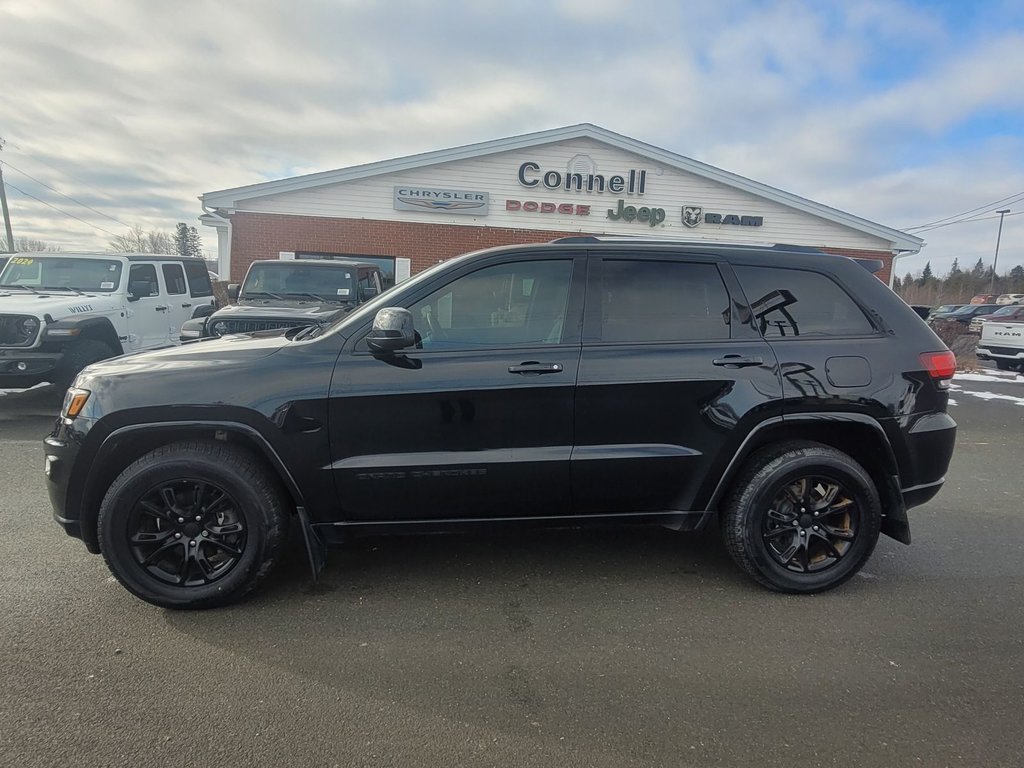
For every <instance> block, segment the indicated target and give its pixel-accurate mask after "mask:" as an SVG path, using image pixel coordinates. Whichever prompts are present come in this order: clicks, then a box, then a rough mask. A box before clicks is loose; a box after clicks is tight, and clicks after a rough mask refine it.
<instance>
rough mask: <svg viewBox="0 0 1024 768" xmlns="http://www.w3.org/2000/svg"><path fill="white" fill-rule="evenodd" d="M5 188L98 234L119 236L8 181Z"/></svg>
mask: <svg viewBox="0 0 1024 768" xmlns="http://www.w3.org/2000/svg"><path fill="white" fill-rule="evenodd" d="M7 186H8V187H10V188H11V189H13V190H16V191H18V192H21V194H23V195H24V196H25V197H31V198H32V199H33V200H35V201H36V202H37V203H42V204H43V205H45V206H46V207H47V208H53V210H55V211H57V213H63V214H64V215H65V216H69V217H70V218H72V219H74V220H75V221H80V222H82V223H83V224H85V225H86V226H87V227H92V228H93V229H98V230H99V231H100V232H106V233H107V234H108V235H110V236H111V237H119V235H118V234H117V233H115V232H111V231H110V230H109V229H104V228H103V227H101V226H99V225H97V224H93V223H91V222H88V221H86V220H85V219H80V218H78V217H77V216H75V214H73V213H68V212H67V211H64V210H61V209H60V208H58V207H57V206H56V205H51V204H50V203H48V202H46V201H45V200H40V199H39V198H38V197H36V196H35V195H32V194H29V193H28V192H26V191H25V190H23V189H19V188H18V187H16V186H14V185H13V184H11V182H9V181H8V182H7Z"/></svg>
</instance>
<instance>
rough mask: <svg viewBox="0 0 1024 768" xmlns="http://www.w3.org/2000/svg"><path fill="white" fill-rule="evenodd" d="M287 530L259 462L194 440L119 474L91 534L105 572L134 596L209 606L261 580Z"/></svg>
mask: <svg viewBox="0 0 1024 768" xmlns="http://www.w3.org/2000/svg"><path fill="white" fill-rule="evenodd" d="M196 517H199V518H200V519H199V520H196ZM287 525H288V513H287V506H286V503H285V501H284V498H283V494H282V492H281V491H280V489H279V487H278V485H277V483H276V482H275V478H274V476H273V475H272V473H270V472H268V470H267V467H266V466H265V464H264V463H263V462H261V461H259V460H258V459H256V458H255V457H253V456H252V455H251V454H249V453H248V452H246V451H244V450H241V449H240V448H237V447H235V446H231V445H228V444H225V443H219V442H218V443H215V442H202V441H196V442H185V443H174V444H172V445H166V446H162V447H160V448H157V449H156V450H154V451H152V452H150V453H147V454H146V455H145V456H143V457H142V458H140V459H139V460H138V461H136V462H135V463H133V464H131V465H130V466H129V467H128V468H127V469H125V470H124V471H123V472H122V473H121V474H120V475H119V476H118V478H117V479H116V480H115V481H114V483H113V485H111V486H110V489H109V490H108V491H107V495H106V496H105V497H104V499H103V503H102V504H101V505H100V511H99V519H98V533H99V542H100V551H101V552H102V553H103V557H104V559H105V560H106V561H107V566H108V567H109V568H110V570H111V572H112V573H113V574H114V576H115V577H116V578H117V580H118V581H119V582H121V584H122V585H123V586H124V587H125V588H126V589H127V590H128V591H129V592H131V593H132V594H134V595H135V596H136V597H140V598H142V599H143V600H145V601H147V602H150V603H153V604H154V605H159V606H162V607H164V608H212V607H215V606H219V605H225V604H227V603H230V602H234V601H236V600H238V599H240V598H242V597H243V596H244V595H246V594H247V593H248V592H250V591H251V590H252V589H254V588H255V587H256V586H257V584H259V582H260V581H262V580H263V579H264V578H265V577H266V575H267V574H268V573H270V571H271V570H272V568H273V567H274V565H275V564H276V562H277V560H278V557H279V556H280V553H281V551H282V547H283V545H284V540H285V537H286V531H287Z"/></svg>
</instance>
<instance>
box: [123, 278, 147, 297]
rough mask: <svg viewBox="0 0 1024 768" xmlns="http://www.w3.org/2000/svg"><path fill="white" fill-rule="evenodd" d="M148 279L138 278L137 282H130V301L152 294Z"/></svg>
mask: <svg viewBox="0 0 1024 768" xmlns="http://www.w3.org/2000/svg"><path fill="white" fill-rule="evenodd" d="M151 293H152V291H151V289H150V285H149V281H148V280H136V281H135V282H132V283H128V301H138V300H139V299H141V298H143V297H145V296H149V295H151Z"/></svg>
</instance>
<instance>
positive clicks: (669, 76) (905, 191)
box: [0, 0, 1024, 269]
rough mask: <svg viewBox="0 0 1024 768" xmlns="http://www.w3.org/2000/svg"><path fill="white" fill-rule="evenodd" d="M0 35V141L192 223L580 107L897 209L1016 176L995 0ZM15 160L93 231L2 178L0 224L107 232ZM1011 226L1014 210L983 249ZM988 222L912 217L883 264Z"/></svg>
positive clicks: (307, 9) (4, 8)
mask: <svg viewBox="0 0 1024 768" xmlns="http://www.w3.org/2000/svg"><path fill="white" fill-rule="evenodd" d="M0 51H2V52H3V53H2V56H3V75H4V83H5V85H4V88H3V89H2V90H0V136H3V137H4V138H6V139H8V140H9V142H10V144H9V146H8V148H7V149H6V150H5V152H4V153H3V155H2V156H5V157H6V158H7V159H8V160H10V162H11V163H13V164H14V165H15V166H17V167H18V168H21V169H22V170H24V171H26V172H28V173H29V174H31V175H32V176H35V177H36V178H38V179H40V180H42V181H44V182H45V183H47V184H49V185H51V186H53V187H56V188H57V189H59V190H61V191H62V192H64V193H65V194H68V195H71V196H73V197H76V198H78V199H80V200H82V201H83V202H85V203H87V204H88V205H90V206H93V207H96V208H99V209H100V210H103V211H105V212H107V213H108V214H109V215H111V216H113V217H115V218H117V219H119V220H121V221H124V222H126V223H131V224H136V223H137V224H140V225H142V226H143V227H146V228H159V229H165V230H169V229H171V228H172V227H173V226H174V223H175V222H176V221H179V220H181V221H189V222H190V223H192V222H195V219H196V217H197V216H198V214H199V213H200V209H199V205H198V202H197V200H196V197H197V196H198V195H199V194H201V193H202V192H205V191H209V190H212V189H221V188H227V187H232V186H239V185H243V184H250V183H254V182H258V181H263V180H266V179H269V178H279V177H282V176H287V175H293V174H297V173H305V172H312V171H320V170H326V169H329V168H337V167H344V166H347V165H353V164H358V163H364V162H371V161H375V160H382V159H387V158H390V157H397V156H401V155H408V154H413V153H417V152H424V151H429V150H432V149H438V148H442V147H450V146H457V145H460V144H465V143H470V142H476V141H483V140H487V139H492V138H497V137H501V136H510V135H515V134H519V133H524V132H529V131H535V130H542V129H546V128H552V127H556V126H559V125H569V124H574V123H579V122H593V123H596V124H598V125H601V126H603V127H606V128H609V129H611V130H614V131H617V132H620V133H623V134H626V135H629V136H632V137H634V138H637V139H640V140H642V141H646V142H648V143H651V144H655V145H657V146H661V147H665V148H666V149H669V150H671V151H674V152H678V153H680V154H683V155H687V156H690V157H694V158H696V159H698V160H702V161H704V162H708V163H711V164H713V165H718V166H720V167H722V168H725V169H726V170H729V171H732V172H734V173H739V174H741V175H744V176H747V177H749V178H753V179H757V180H758V181H762V182H765V183H768V184H772V185H773V186H777V187H779V188H782V189H785V190H787V191H790V192H794V193H796V194H800V195H804V196H806V197H810V198H811V199H815V200H818V201H820V202H823V203H826V204H828V205H832V206H834V207H838V208H841V209H843V210H848V211H850V212H851V213H855V214H858V215H861V216H864V217H866V218H869V219H873V220H876V221H879V222H881V223H884V224H888V225H891V226H906V225H913V224H919V223H924V222H926V221H932V220H934V219H938V218H942V217H944V216H948V215H950V214H952V213H956V212H958V211H962V210H967V209H970V208H973V207H975V206H979V205H983V204H985V203H988V202H991V201H994V200H997V199H999V198H1002V197H1005V196H1007V195H1009V194H1012V193H1014V192H1020V191H1024V160H1022V159H1021V158H1024V153H1022V152H1021V150H1022V149H1024V146H1022V144H1024V135H1022V132H1021V128H1020V126H1021V125H1024V120H1022V117H1024V114H1022V113H1024V89H1022V88H1020V87H1019V84H1018V83H1017V82H1016V80H1017V79H1018V77H1019V73H1020V72H1022V71H1024V13H1022V11H1021V10H1020V8H1019V4H1015V3H1013V2H1006V3H1003V4H996V3H986V4H974V5H972V6H970V7H960V6H957V7H953V6H949V7H948V8H947V7H945V6H935V5H934V4H927V5H926V4H920V5H919V4H916V3H913V2H903V3H898V2H875V1H872V0H858V1H857V2H851V3H844V4H841V5H831V4H820V3H814V2H811V1H810V0H804V1H802V2H798V1H795V0H789V1H785V2H764V1H763V0H722V2H718V3H714V4H691V3H685V4H684V3H676V2H669V1H668V0H665V1H663V2H658V1H655V0H652V1H651V2H646V3H634V4H631V3H622V2H606V1H605V0H601V1H600V2H598V1H597V0H586V2H583V1H582V0H558V2H555V3H550V2H540V1H539V0H524V2H520V3H518V4H516V5H515V6H511V5H495V4H489V3H471V2H449V3H442V4H439V3H436V2H426V1H425V0H424V1H420V0H405V1H401V2H394V3H387V4H384V3H372V2H355V1H354V0H349V1H347V2H336V1H334V0H331V1H328V0H322V1H317V2H314V1H308V2H299V3H296V4H287V5H282V4H280V3H277V2H271V0H256V1H254V2H248V3H245V4H228V3H215V2H200V1H199V0H183V1H182V2H178V3H161V2H156V1H155V0H140V1H139V2H132V1H130V0H94V1H93V2H91V3H90V4H88V5H86V4H55V3H54V4H51V3H43V2H39V0H33V1H32V2H28V1H27V0H6V2H3V3H0ZM9 175H10V180H11V181H12V183H14V184H17V185H18V186H19V187H20V188H21V189H24V190H25V191H26V192H30V193H31V194H34V195H36V196H37V197H40V198H42V199H43V200H46V201H47V202H49V203H51V204H53V205H56V206H58V207H60V208H63V209H65V210H67V211H68V212H69V213H73V214H74V215H76V216H80V217H81V218H83V219H86V220H87V221H89V222H92V224H93V225H94V226H89V225H87V224H83V223H80V222H78V221H75V220H74V219H70V218H67V217H65V216H62V215H61V214H59V213H57V212H55V211H53V210H52V209H49V208H47V207H46V206H44V205H42V204H39V203H36V202H34V201H32V200H30V199H28V198H24V197H22V196H21V195H20V194H19V193H17V192H11V195H10V197H11V204H12V214H13V216H14V226H15V230H16V234H17V235H19V236H21V235H24V236H30V237H34V238H38V239H44V240H49V241H52V242H55V243H59V244H60V245H62V246H63V247H65V248H74V247H91V248H97V247H103V246H104V245H105V244H106V241H107V240H108V239H109V236H108V235H107V234H106V233H104V232H102V231H99V230H97V229H95V228H94V227H103V228H105V229H110V228H113V229H115V230H118V225H117V224H115V223H114V222H112V221H110V220H108V219H104V218H103V217H100V216H97V215H96V214H94V213H92V212H90V211H88V210H86V209H83V208H80V207H77V206H75V205H74V204H73V203H71V202H70V201H68V200H66V199H64V198H61V197H60V196H58V195H54V194H53V193H52V192H50V191H49V190H46V189H45V188H43V187H40V186H38V185H36V184H35V183H34V182H32V181H31V180H30V179H27V178H25V177H23V176H20V175H19V174H18V173H17V172H15V171H9ZM1018 222H1020V223H1018ZM1022 230H1024V217H1021V218H1020V219H1014V218H1007V220H1006V227H1005V229H1004V234H1003V245H1002V249H1001V254H1000V263H1002V264H1013V263H1018V262H1021V261H1024V252H1022V251H1024V237H1022V235H1024V231H1022ZM118 231H119V230H118ZM994 231H995V229H994V226H993V225H992V223H991V221H983V222H980V223H976V224H965V225H960V226H956V227H947V228H945V229H940V230H935V231H933V232H929V233H927V234H926V235H925V237H926V238H927V239H928V240H929V245H928V247H927V248H926V250H925V251H924V253H923V254H922V255H921V256H920V257H915V258H913V259H907V260H905V261H903V262H901V266H900V268H901V269H903V268H905V267H907V266H910V267H911V268H920V266H923V264H924V261H925V260H926V259H930V260H932V262H933V266H935V265H939V267H940V268H941V265H943V264H948V263H949V262H950V261H951V260H952V258H953V257H954V256H959V257H960V258H961V261H964V260H965V254H977V255H978V256H981V255H984V254H986V253H988V252H990V251H991V250H992V249H993V248H994ZM206 241H207V244H208V247H209V248H211V249H212V247H213V245H214V238H213V237H212V235H207V238H206ZM975 258H976V256H975Z"/></svg>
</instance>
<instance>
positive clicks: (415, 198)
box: [394, 187, 490, 216]
mask: <svg viewBox="0 0 1024 768" xmlns="http://www.w3.org/2000/svg"><path fill="white" fill-rule="evenodd" d="M394 193H395V198H394V200H395V210H396V211H426V212H427V213H462V214H469V215H470V216H486V215H487V209H488V205H489V204H490V197H489V195H488V193H487V192H467V191H465V190H461V189H433V188H429V187H395V188H394Z"/></svg>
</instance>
